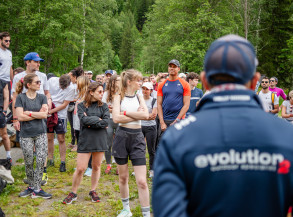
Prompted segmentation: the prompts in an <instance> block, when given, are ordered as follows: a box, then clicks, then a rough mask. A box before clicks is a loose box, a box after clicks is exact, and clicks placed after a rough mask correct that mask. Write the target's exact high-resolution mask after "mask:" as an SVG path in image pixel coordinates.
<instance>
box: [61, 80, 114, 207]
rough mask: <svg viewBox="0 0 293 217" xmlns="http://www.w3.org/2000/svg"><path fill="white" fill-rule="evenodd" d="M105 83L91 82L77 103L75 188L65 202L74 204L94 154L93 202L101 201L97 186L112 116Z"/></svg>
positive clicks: (91, 195) (91, 194) (73, 182)
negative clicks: (105, 98) (105, 93)
mask: <svg viewBox="0 0 293 217" xmlns="http://www.w3.org/2000/svg"><path fill="white" fill-rule="evenodd" d="M103 93H104V91H103V85H102V84H101V83H97V82H94V83H91V84H90V85H89V87H88V90H87V92H86V95H85V98H84V102H82V103H79V104H78V106H77V107H78V110H77V112H78V117H79V119H80V124H81V129H80V136H79V141H78V145H77V166H76V170H75V172H74V174H73V181H72V192H71V193H69V195H68V196H67V197H66V198H65V199H64V200H63V202H62V203H63V204H71V203H72V201H75V200H76V199H77V189H78V186H79V185H80V183H81V181H82V176H83V173H84V171H85V170H86V168H87V164H88V161H89V159H90V156H91V155H92V158H93V161H92V176H91V191H90V192H89V195H90V197H91V199H92V202H100V197H99V196H98V194H97V193H96V188H97V185H98V182H99V178H100V174H101V164H102V159H103V155H104V152H105V151H107V150H108V147H107V130H106V127H107V126H108V121H109V118H110V114H109V109H108V106H107V104H105V103H103V102H102V97H103Z"/></svg>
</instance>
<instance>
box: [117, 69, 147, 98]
mask: <svg viewBox="0 0 293 217" xmlns="http://www.w3.org/2000/svg"><path fill="white" fill-rule="evenodd" d="M120 77H121V79H120V96H121V100H123V98H124V97H125V92H126V89H127V81H134V80H135V79H142V74H141V72H139V71H137V70H135V69H127V70H125V71H123V72H121V76H120Z"/></svg>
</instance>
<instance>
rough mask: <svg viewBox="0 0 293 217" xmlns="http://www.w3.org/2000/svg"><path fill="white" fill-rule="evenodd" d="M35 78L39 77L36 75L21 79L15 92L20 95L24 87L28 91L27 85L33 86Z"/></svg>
mask: <svg viewBox="0 0 293 217" xmlns="http://www.w3.org/2000/svg"><path fill="white" fill-rule="evenodd" d="M35 77H37V75H36V74H28V75H26V76H24V78H21V79H20V80H19V82H17V83H16V89H15V92H16V93H17V94H20V93H22V91H23V87H25V88H26V89H28V86H27V84H31V83H32V82H33V80H34V78H35Z"/></svg>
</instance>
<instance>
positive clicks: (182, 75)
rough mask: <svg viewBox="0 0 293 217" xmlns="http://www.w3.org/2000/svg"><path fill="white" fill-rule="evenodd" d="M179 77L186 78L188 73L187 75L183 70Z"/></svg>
mask: <svg viewBox="0 0 293 217" xmlns="http://www.w3.org/2000/svg"><path fill="white" fill-rule="evenodd" d="M178 77H179V78H186V75H185V74H184V73H183V72H181V73H180V74H179V75H178Z"/></svg>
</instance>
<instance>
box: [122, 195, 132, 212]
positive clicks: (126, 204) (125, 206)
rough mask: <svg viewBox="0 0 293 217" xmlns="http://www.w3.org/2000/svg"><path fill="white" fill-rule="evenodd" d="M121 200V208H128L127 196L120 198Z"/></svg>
mask: <svg viewBox="0 0 293 217" xmlns="http://www.w3.org/2000/svg"><path fill="white" fill-rule="evenodd" d="M121 200H122V204H123V209H126V210H130V207H129V197H128V198H121Z"/></svg>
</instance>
